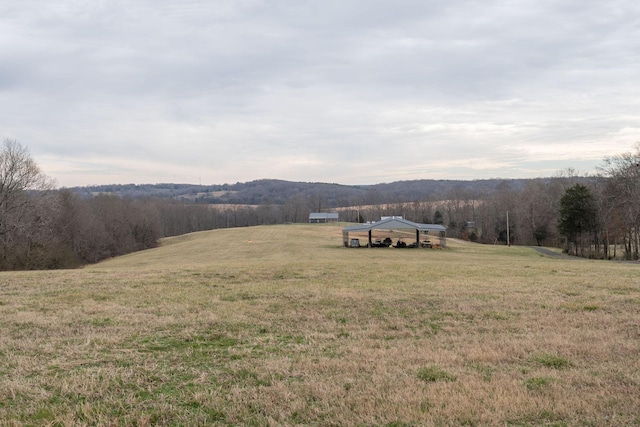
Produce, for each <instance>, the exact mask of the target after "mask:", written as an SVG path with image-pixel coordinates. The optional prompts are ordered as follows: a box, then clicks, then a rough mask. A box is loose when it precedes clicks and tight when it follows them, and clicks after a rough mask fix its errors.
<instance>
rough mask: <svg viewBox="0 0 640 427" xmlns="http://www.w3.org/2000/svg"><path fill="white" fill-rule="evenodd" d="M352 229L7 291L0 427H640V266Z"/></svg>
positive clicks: (181, 254) (186, 248)
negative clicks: (351, 239)
mask: <svg viewBox="0 0 640 427" xmlns="http://www.w3.org/2000/svg"><path fill="white" fill-rule="evenodd" d="M448 243H449V247H448V248H447V249H443V250H429V249H393V248H388V249H371V250H369V249H347V248H344V247H342V237H341V226H339V225H313V226H312V225H281V226H264V227H248V228H239V229H225V230H216V231H211V232H202V233H194V234H191V235H187V236H181V237H176V238H172V239H167V240H166V241H164V242H163V245H162V247H160V248H157V249H152V250H148V251H144V252H139V253H135V254H131V255H128V256H124V257H120V258H117V259H113V260H110V261H107V262H103V263H101V264H98V265H94V266H90V267H87V268H84V269H81V270H67V271H38V272H10V273H0V330H1V334H0V425H2V426H14V425H15V426H18V425H20V426H22V425H34V426H56V425H59V426H73V425H78V426H80V425H114V426H120V425H121V426H125V425H126V426H128V425H137V426H146V425H221V426H224V425H256V426H263V425H318V426H328V425H335V426H372V425H376V426H449V425H451V426H454V425H455V426H458V425H467V426H474V425H476V426H485V425H496V426H539V425H548V426H625V425H626V426H631V425H640V357H639V355H640V265H639V264H637V263H614V262H604V261H589V260H566V259H554V258H550V257H545V256H543V255H541V254H539V253H537V252H536V251H535V250H533V249H529V248H519V247H511V248H507V247H503V246H481V245H476V244H471V243H465V242H457V241H451V240H449V242H448Z"/></svg>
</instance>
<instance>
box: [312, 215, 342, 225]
mask: <svg viewBox="0 0 640 427" xmlns="http://www.w3.org/2000/svg"><path fill="white" fill-rule="evenodd" d="M325 222H338V212H312V213H310V214H309V223H310V224H318V223H325Z"/></svg>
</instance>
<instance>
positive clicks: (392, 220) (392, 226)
mask: <svg viewBox="0 0 640 427" xmlns="http://www.w3.org/2000/svg"><path fill="white" fill-rule="evenodd" d="M373 230H388V231H392V230H405V231H406V230H415V232H416V234H415V236H416V240H415V242H414V243H411V244H409V245H408V246H406V247H412V248H420V247H426V245H425V244H424V242H422V243H421V242H420V233H422V234H424V235H428V234H429V233H434V234H433V235H434V236H437V238H438V239H439V241H440V246H442V247H446V246H447V229H446V227H444V226H442V225H440V224H420V223H417V222H412V221H409V220H406V219H403V218H402V217H397V216H392V217H386V218H385V219H382V220H380V221H378V222H371V223H366V224H357V225H351V226H349V227H345V228H343V229H342V241H343V243H344V246H346V247H350V246H351V247H353V246H354V245H352V244H351V243H350V240H349V233H364V232H366V233H367V234H368V237H369V243H368V244H367V246H368V247H370V248H373V247H377V246H389V244H386V243H382V244H381V245H380V244H378V242H375V243H374V242H373V240H372V231H373Z"/></svg>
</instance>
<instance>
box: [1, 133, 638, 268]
mask: <svg viewBox="0 0 640 427" xmlns="http://www.w3.org/2000/svg"><path fill="white" fill-rule="evenodd" d="M599 172H600V173H599V174H598V175H596V176H590V177H584V176H578V175H577V174H576V173H575V172H574V171H571V170H566V171H563V172H562V173H560V174H558V176H556V177H553V178H544V179H543V178H541V179H531V180H517V181H510V180H501V181H500V182H499V183H497V184H496V185H493V183H492V186H473V185H469V184H468V183H464V182H462V183H460V185H458V186H455V187H453V188H449V189H448V190H446V191H444V190H443V191H440V192H439V193H438V194H437V195H436V194H433V195H431V196H429V195H425V194H422V195H421V196H420V198H419V199H418V198H417V199H415V200H414V201H410V202H402V203H388V201H387V200H385V199H384V198H383V197H381V196H380V189H379V188H372V189H369V190H368V191H365V192H364V193H363V192H358V193H357V196H355V197H353V198H350V197H349V196H348V194H350V193H348V192H346V190H345V189H344V188H343V187H344V186H339V187H340V196H339V198H336V196H335V195H334V194H330V193H327V192H328V191H331V188H333V186H335V184H326V185H325V186H323V187H317V188H316V191H310V188H309V187H308V186H302V185H300V186H299V192H298V193H292V194H291V195H290V196H288V197H287V198H286V199H283V200H281V201H280V203H272V202H270V201H269V199H268V198H267V199H266V200H265V199H263V200H262V203H261V204H259V205H254V206H246V205H221V204H215V205H212V204H208V203H202V201H201V200H200V203H196V202H197V201H198V200H188V199H187V200H185V199H176V198H167V197H160V196H144V195H142V196H141V197H131V196H118V195H114V194H109V193H100V192H97V193H92V194H86V193H84V194H83V193H81V192H78V191H74V190H71V189H56V188H55V186H54V183H53V181H52V180H50V179H49V178H48V177H47V176H46V175H45V174H43V173H42V172H41V170H40V169H39V167H38V166H37V164H36V162H35V161H34V160H33V159H32V158H31V156H30V154H29V152H28V150H27V149H26V148H25V147H23V146H22V145H20V144H19V143H18V142H16V141H13V140H5V141H4V142H3V144H2V147H1V149H0V270H17V269H53V268H74V267H78V266H81V265H84V264H87V263H95V262H98V261H100V260H103V259H106V258H110V257H114V256H118V255H123V254H126V253H130V252H134V251H138V250H143V249H149V248H153V247H155V246H157V245H158V243H159V240H160V239H161V238H162V237H169V236H175V235H180V234H185V233H190V232H195V231H202V230H211V229H216V228H226V227H242V226H253V225H263V224H282V223H299V222H307V221H308V216H309V213H310V212H323V211H329V210H331V211H335V210H337V211H339V212H340V219H341V220H342V221H348V222H363V221H376V220H379V219H380V217H381V216H386V215H402V216H403V217H405V218H406V219H409V220H411V221H415V222H422V223H439V224H443V225H445V226H446V227H447V235H448V236H450V237H457V238H462V239H467V240H471V241H476V242H480V243H487V244H514V245H545V246H556V247H563V248H564V249H565V251H566V252H567V253H571V254H575V255H580V256H585V257H593V258H608V259H610V258H625V259H635V260H637V259H638V258H639V251H638V249H639V239H638V225H639V224H640V144H638V145H637V146H636V152H634V153H627V154H623V155H620V156H614V157H610V158H607V159H604V161H603V165H602V166H601V168H600V170H599ZM389 185H390V184H389ZM394 185H402V184H401V183H400V184H394ZM412 185H416V183H412ZM252 188H253V187H252ZM360 190H361V189H360ZM272 199H276V197H275V196H274V197H272ZM507 236H508V240H507Z"/></svg>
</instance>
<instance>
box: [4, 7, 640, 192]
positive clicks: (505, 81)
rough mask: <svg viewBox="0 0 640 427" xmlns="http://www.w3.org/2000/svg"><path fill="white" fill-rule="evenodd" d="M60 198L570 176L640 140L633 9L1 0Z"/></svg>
mask: <svg viewBox="0 0 640 427" xmlns="http://www.w3.org/2000/svg"><path fill="white" fill-rule="evenodd" d="M0 138H2V139H5V138H8V139H12V140H13V139H15V140H17V141H18V142H19V143H20V144H22V145H23V146H26V147H28V149H29V151H30V153H31V155H32V156H33V157H34V159H35V160H36V162H37V163H38V164H39V165H40V167H41V169H42V170H43V172H45V173H46V174H47V175H49V176H50V177H52V178H54V179H56V181H57V183H58V185H59V186H75V185H91V184H108V183H137V184H142V183H160V182H176V183H196V184H197V183H199V182H200V183H202V184H223V183H234V182H238V181H240V182H244V181H251V180H254V179H261V178H276V179H285V180H292V181H314V182H315V181H319V182H337V183H341V184H375V183H381V182H391V181H397V180H406V179H430V178H433V179H480V178H496V177H501V178H521V177H540V176H553V175H555V174H557V173H558V171H560V170H563V169H566V168H573V169H575V170H576V171H577V172H579V173H580V174H586V173H592V172H594V166H596V165H598V164H601V163H602V160H603V159H604V158H605V157H607V156H611V155H615V154H620V153H625V152H630V151H634V143H635V142H637V141H640V2H638V1H636V0H607V1H603V0H513V1H509V0H482V1H480V0H478V1H471V0H469V1H467V0H449V1H442V0H437V1H436V0H315V1H312V0H208V1H205V0H182V1H181V0H91V1H84V0H56V1H51V0H20V1H10V0H0Z"/></svg>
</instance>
